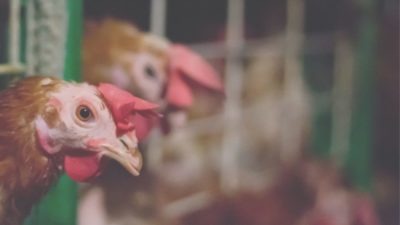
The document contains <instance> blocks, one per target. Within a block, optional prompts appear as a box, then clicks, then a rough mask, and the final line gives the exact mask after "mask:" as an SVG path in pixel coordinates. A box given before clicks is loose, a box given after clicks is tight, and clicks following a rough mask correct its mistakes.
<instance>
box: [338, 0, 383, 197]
mask: <svg viewBox="0 0 400 225" xmlns="http://www.w3.org/2000/svg"><path fill="white" fill-rule="evenodd" d="M358 2H359V6H360V8H361V11H362V15H361V19H360V26H359V30H358V37H357V42H356V47H355V49H356V57H355V80H356V82H354V102H353V103H354V104H353V107H354V108H353V113H352V123H351V126H352V128H351V129H352V130H351V136H350V138H351V139H350V152H349V155H348V156H349V157H348V158H347V162H346V168H347V169H348V171H349V173H350V174H349V175H350V177H351V178H352V180H353V181H354V183H355V184H356V185H357V186H358V187H359V188H361V189H364V190H369V189H370V188H371V179H370V178H371V177H370V176H371V154H372V146H373V140H372V132H373V106H374V101H375V88H376V86H375V76H376V50H377V35H378V32H377V1H376V0H366V1H358Z"/></svg>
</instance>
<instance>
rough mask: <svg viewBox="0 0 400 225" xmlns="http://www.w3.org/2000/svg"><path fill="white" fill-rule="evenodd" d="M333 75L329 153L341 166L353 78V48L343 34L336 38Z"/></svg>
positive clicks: (346, 136)
mask: <svg viewBox="0 0 400 225" xmlns="http://www.w3.org/2000/svg"><path fill="white" fill-rule="evenodd" d="M333 74H334V81H333V82H334V83H333V102H332V138H331V140H332V142H331V149H330V153H331V154H332V156H333V158H334V160H335V161H336V163H337V164H338V165H339V166H342V165H343V163H344V161H345V159H346V156H347V153H348V150H349V142H350V129H351V114H352V98H353V96H352V89H353V76H354V55H353V47H352V45H351V43H350V40H349V38H348V37H347V36H346V35H345V34H338V35H337V38H336V46H335V67H334V73H333Z"/></svg>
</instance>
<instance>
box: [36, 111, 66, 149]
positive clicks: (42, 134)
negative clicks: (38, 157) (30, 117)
mask: <svg viewBox="0 0 400 225" xmlns="http://www.w3.org/2000/svg"><path fill="white" fill-rule="evenodd" d="M35 128H36V133H37V138H38V142H39V144H40V146H41V147H42V148H43V150H44V151H46V152H47V153H49V154H55V153H57V152H59V151H60V150H61V145H60V144H58V145H57V144H55V143H54V141H53V140H52V139H51V137H50V136H51V129H50V128H49V127H48V125H47V123H46V121H44V119H43V118H42V117H41V116H39V117H37V118H36V120H35Z"/></svg>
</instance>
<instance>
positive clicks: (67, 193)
mask: <svg viewBox="0 0 400 225" xmlns="http://www.w3.org/2000/svg"><path fill="white" fill-rule="evenodd" d="M67 1H68V3H67V4H68V8H67V9H66V10H68V37H67V44H66V50H67V51H66V53H67V54H66V59H65V70H64V78H65V79H66V80H75V81H79V80H80V73H81V72H80V71H81V58H80V56H81V53H80V50H81V38H82V29H83V22H82V19H83V12H82V5H83V2H82V0H67ZM77 200H78V187H77V184H76V183H75V182H73V181H72V180H71V179H69V178H68V177H67V176H66V175H63V176H62V177H61V178H60V180H59V182H58V183H57V184H56V185H55V186H54V187H53V188H52V190H51V191H50V192H49V193H48V194H47V195H46V196H45V197H44V198H43V199H42V201H41V202H40V204H39V205H38V206H37V207H35V208H34V209H33V211H32V214H31V216H30V217H29V218H28V219H27V221H26V222H25V225H74V224H76V208H77Z"/></svg>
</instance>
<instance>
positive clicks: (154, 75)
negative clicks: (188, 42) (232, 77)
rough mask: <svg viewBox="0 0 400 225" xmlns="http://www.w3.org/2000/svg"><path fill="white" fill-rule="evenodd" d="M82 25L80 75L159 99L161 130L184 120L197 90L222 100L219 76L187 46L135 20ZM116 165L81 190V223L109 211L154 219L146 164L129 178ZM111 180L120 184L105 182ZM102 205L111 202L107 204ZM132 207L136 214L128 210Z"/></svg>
mask: <svg viewBox="0 0 400 225" xmlns="http://www.w3.org/2000/svg"><path fill="white" fill-rule="evenodd" d="M86 25H87V26H86V30H85V36H84V41H83V75H84V77H83V78H84V80H85V81H87V82H89V83H93V84H98V83H101V82H110V83H113V84H115V85H117V86H119V87H121V88H123V89H125V90H128V91H130V92H132V93H135V94H136V95H138V96H141V97H142V98H144V99H147V100H149V101H153V102H157V103H158V104H160V105H161V106H162V109H161V111H162V113H163V114H164V118H163V119H162V120H161V128H162V131H163V133H164V134H168V133H170V132H171V131H173V130H175V129H176V128H180V127H182V126H183V125H184V124H185V122H186V110H187V109H188V108H189V107H191V106H192V104H193V98H194V96H193V95H194V92H195V91H200V93H201V92H207V93H211V95H212V96H213V98H214V99H222V97H223V84H222V81H221V78H220V77H219V75H218V74H217V72H216V71H215V70H214V69H213V67H212V66H211V65H210V64H209V63H208V62H206V61H205V59H203V58H202V57H201V56H200V55H198V54H196V53H195V52H193V51H192V50H190V49H189V48H187V47H185V46H183V45H180V44H173V43H170V42H169V41H168V40H166V39H165V38H161V37H157V36H154V35H152V34H148V33H143V32H141V31H139V30H138V29H137V28H136V27H135V26H134V25H132V24H130V23H128V22H125V21H121V20H117V19H104V20H103V21H101V22H88V23H87V24H86ZM150 125H152V124H143V125H142V126H150ZM138 135H139V136H141V134H138ZM144 135H145V134H143V136H144ZM144 154H145V155H146V153H144ZM145 158H146V156H145ZM145 166H146V165H145ZM116 167H117V168H116V169H115V170H114V172H113V173H110V174H109V175H108V176H107V175H106V176H104V179H103V182H101V184H100V186H99V187H102V188H99V187H92V189H91V190H88V191H83V193H85V194H84V198H83V199H82V201H81V205H80V212H81V213H80V217H79V220H80V221H79V223H80V224H82V225H86V224H92V223H96V224H107V223H108V222H107V221H109V220H110V219H109V214H110V213H111V217H114V218H116V220H117V221H119V222H118V223H123V221H124V220H126V219H127V218H128V220H129V221H132V219H133V221H137V220H139V221H140V220H141V219H140V218H141V217H143V216H145V217H146V218H147V219H148V218H152V219H154V218H155V216H154V210H155V209H154V207H153V204H155V203H154V201H153V197H150V196H152V195H153V194H154V193H153V190H152V188H153V186H154V184H153V178H152V175H151V174H148V173H146V169H144V170H145V172H144V173H143V174H142V175H141V177H140V178H138V179H129V178H128V177H126V176H125V174H124V172H123V171H122V170H121V169H120V168H118V166H117V165H116ZM114 182H118V183H120V184H123V186H118V187H110V186H108V185H107V184H109V183H114ZM103 190H105V193H104V192H103ZM104 194H105V195H104ZM127 196H132V198H129V197H127ZM148 198H149V199H148ZM130 200H132V201H130ZM109 201H111V203H110V202H109ZM132 202H133V204H132ZM105 205H107V206H109V205H111V207H108V208H105ZM132 208H133V209H134V210H133V211H135V212H136V214H138V216H135V213H132V212H131V209H132ZM117 209H121V210H117ZM144 211H146V212H144ZM124 212H126V213H125V214H124ZM93 214H95V215H93ZM121 215H123V216H121ZM147 216H148V217H147ZM132 217H133V218H132ZM93 218H95V219H96V221H94V220H93ZM111 220H112V218H111Z"/></svg>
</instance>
